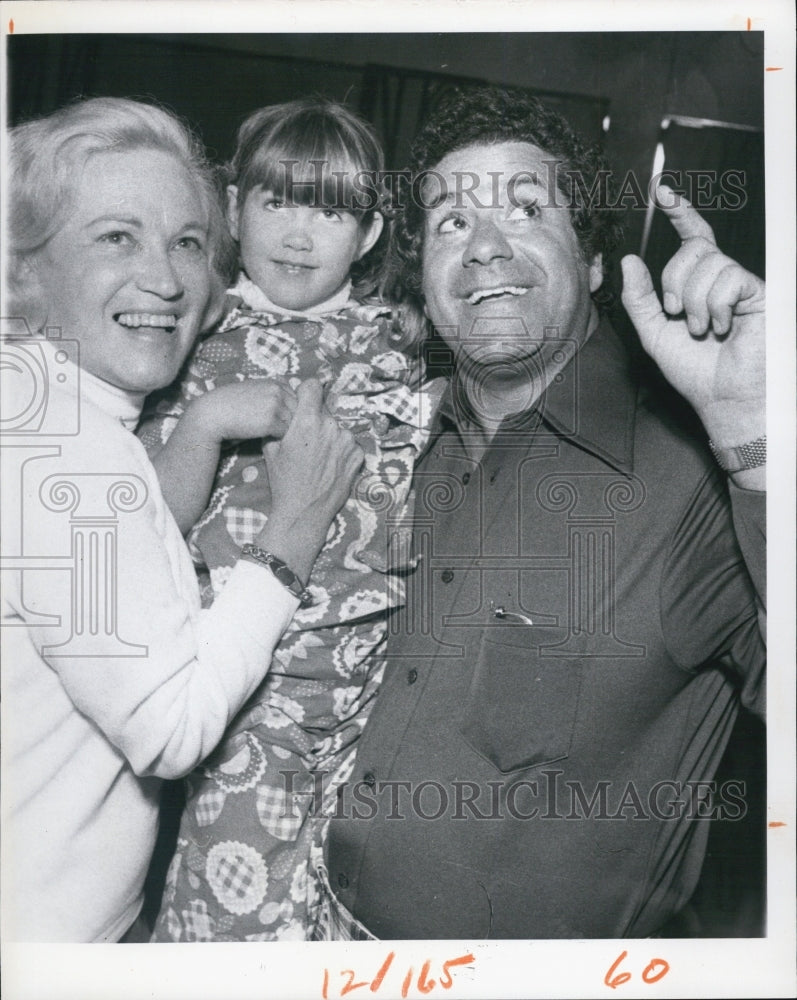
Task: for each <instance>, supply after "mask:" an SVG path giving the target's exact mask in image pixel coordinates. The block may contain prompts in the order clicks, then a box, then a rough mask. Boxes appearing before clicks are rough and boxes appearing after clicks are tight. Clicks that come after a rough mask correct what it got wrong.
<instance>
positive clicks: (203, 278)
mask: <svg viewBox="0 0 797 1000" xmlns="http://www.w3.org/2000/svg"><path fill="white" fill-rule="evenodd" d="M208 239H209V236H208V212H207V209H206V207H205V204H204V202H203V200H202V197H201V194H200V192H199V190H198V188H197V186H196V184H195V182H194V181H193V179H192V178H191V176H190V174H189V173H188V171H187V170H186V168H185V167H184V166H183V165H182V164H181V163H180V162H179V161H178V160H177V159H176V158H175V157H174V156H172V155H170V154H169V153H165V152H162V151H160V150H155V149H147V148H141V149H136V150H129V151H124V152H122V151H120V152H103V153H95V154H94V155H92V156H90V157H89V159H88V160H87V161H86V164H85V166H84V168H83V170H82V172H81V175H80V177H79V179H77V181H76V187H75V189H74V197H73V201H72V206H71V211H70V213H69V215H68V217H67V219H66V221H65V223H64V224H63V226H62V227H61V228H60V229H59V230H58V232H57V233H56V234H55V235H54V236H53V237H52V238H51V239H50V240H48V242H47V244H46V245H45V246H44V248H43V249H42V250H41V251H39V252H38V253H37V254H36V256H35V257H34V258H33V259H32V261H31V262H30V274H31V276H32V281H33V291H32V295H33V296H34V298H35V302H34V309H35V310H36V311H37V314H38V316H39V317H41V316H43V317H44V319H43V322H42V321H41V320H40V322H39V323H38V324H37V326H40V327H41V326H47V327H50V328H53V327H55V328H57V329H59V330H60V332H61V336H62V337H64V338H69V339H74V340H77V341H78V342H79V362H80V366H81V368H83V369H85V370H86V371H88V372H90V373H91V374H92V375H96V376H97V377H98V378H101V379H103V380H104V381H105V382H108V383H110V384H111V385H114V386H118V387H119V388H122V389H126V390H129V391H132V392H151V391H153V390H154V389H158V388H161V387H162V386H165V385H168V384H169V383H170V382H172V381H173V380H174V378H175V377H176V376H177V373H178V372H179V370H180V368H181V366H182V363H183V361H184V360H185V358H186V356H187V354H188V352H189V350H190V349H191V346H192V345H193V343H194V340H195V339H196V336H197V334H198V332H199V330H200V327H201V324H202V320H203V318H204V316H205V313H206V310H207V309H208V306H209V302H210V294H211V264H210V256H211V255H210V248H209V246H208Z"/></svg>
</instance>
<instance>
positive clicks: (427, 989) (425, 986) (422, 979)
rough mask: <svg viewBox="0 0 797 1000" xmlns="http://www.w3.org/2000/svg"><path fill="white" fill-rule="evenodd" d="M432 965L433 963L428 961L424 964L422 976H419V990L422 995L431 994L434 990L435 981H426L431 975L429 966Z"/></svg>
mask: <svg viewBox="0 0 797 1000" xmlns="http://www.w3.org/2000/svg"><path fill="white" fill-rule="evenodd" d="M431 964H432V963H431V962H430V961H429V960H428V959H427V960H426V961H425V962H424V963H423V967H422V968H421V974H420V976H418V989H419V990H420V992H421V993H431V992H432V990H433V989H434V979H430V980H429V981H428V982H427V980H426V977H427V976H428V975H429V966H430V965H431Z"/></svg>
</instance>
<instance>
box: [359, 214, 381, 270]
mask: <svg viewBox="0 0 797 1000" xmlns="http://www.w3.org/2000/svg"><path fill="white" fill-rule="evenodd" d="M384 224H385V220H384V218H383V217H382V213H381V212H374V214H373V216H372V218H371V221H370V222H369V223H368V224H367V225H365V226H361V227H360V246H359V249H358V251H357V260H360V258H361V257H364V256H365V255H366V254H367V253H368V251H369V250H370V249H371V247H372V246H373V245H374V244H375V243H376V241H377V240H378V239H379V237H380V236H381V235H382V228H383V226H384Z"/></svg>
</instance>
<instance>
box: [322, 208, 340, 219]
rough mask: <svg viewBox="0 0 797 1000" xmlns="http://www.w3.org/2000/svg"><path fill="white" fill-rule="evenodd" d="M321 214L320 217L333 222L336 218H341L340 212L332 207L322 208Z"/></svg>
mask: <svg viewBox="0 0 797 1000" xmlns="http://www.w3.org/2000/svg"><path fill="white" fill-rule="evenodd" d="M321 215H322V217H323V218H324V219H328V220H330V221H331V222H335V221H336V220H337V219H340V218H342V216H341V214H340V212H338V211H337V210H336V209H334V208H325V209H322V211H321Z"/></svg>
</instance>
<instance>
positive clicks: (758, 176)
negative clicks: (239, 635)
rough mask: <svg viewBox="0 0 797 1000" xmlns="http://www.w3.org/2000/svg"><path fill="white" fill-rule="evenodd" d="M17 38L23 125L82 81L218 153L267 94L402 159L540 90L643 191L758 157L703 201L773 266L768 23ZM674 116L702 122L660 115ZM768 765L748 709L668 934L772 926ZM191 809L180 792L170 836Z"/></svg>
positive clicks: (759, 268) (633, 239) (736, 241)
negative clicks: (426, 124) (175, 125)
mask: <svg viewBox="0 0 797 1000" xmlns="http://www.w3.org/2000/svg"><path fill="white" fill-rule="evenodd" d="M186 12H187V14H188V13H189V12H190V5H186ZM7 54H8V120H9V123H10V124H11V125H14V124H17V123H18V122H20V121H22V120H24V119H26V118H29V117H35V116H38V115H41V114H46V113H47V112H49V111H52V110H53V109H55V108H56V107H58V106H60V105H61V104H63V103H65V102H66V101H68V100H70V99H72V98H75V97H78V96H97V95H111V96H124V97H140V98H153V99H155V100H157V101H158V102H159V103H161V104H164V105H166V106H167V107H170V108H171V109H172V110H174V111H176V112H177V113H178V114H180V115H181V116H182V117H183V118H185V119H187V120H188V121H189V122H190V123H191V124H192V125H193V126H194V127H195V128H196V129H197V130H198V131H199V133H200V134H201V135H202V137H203V139H204V141H205V143H206V145H207V147H208V150H209V152H210V154H211V156H212V157H213V158H214V159H216V160H224V159H227V158H228V157H229V156H230V155H231V154H232V151H233V145H234V139H235V134H236V131H237V129H238V126H239V125H240V123H241V122H242V120H243V119H244V118H245V117H246V115H247V114H248V113H249V112H251V111H253V110H254V109H255V108H258V107H261V106H263V105H266V104H272V103H276V102H281V101H286V100H291V99H293V98H295V97H299V96H304V95H307V94H312V93H318V94H324V95H327V96H329V97H333V98H336V99H338V100H342V101H345V102H346V103H348V104H349V105H350V106H351V107H352V108H353V109H355V110H358V111H360V112H361V113H362V114H364V115H365V117H367V118H368V119H369V120H371V121H372V122H373V124H374V125H375V126H376V128H377V131H378V132H379V134H380V137H381V139H382V141H383V143H384V145H385V150H386V157H387V166H388V167H389V168H393V169H399V168H401V167H402V166H403V165H404V163H405V160H406V156H407V152H408V148H409V142H410V140H411V138H412V136H413V134H414V133H415V131H416V130H417V128H418V126H419V124H420V123H421V122H422V121H423V119H424V116H425V115H426V114H427V113H428V111H429V110H430V109H431V108H432V107H433V106H434V104H435V102H436V101H437V100H438V99H439V97H440V95H441V93H443V92H444V91H445V90H446V89H447V88H448V87H450V86H451V85H452V84H454V83H459V84H464V85H468V84H472V83H474V82H480V81H481V82H484V81H487V82H491V83H498V84H502V85H506V86H511V87H519V88H523V89H527V90H530V91H531V92H533V93H536V94H537V95H538V96H540V97H541V98H543V99H544V100H545V101H546V102H547V103H549V104H551V105H552V106H553V107H555V108H556V109H557V110H559V111H561V112H562V113H563V114H564V115H565V116H566V117H567V118H568V119H569V120H570V121H571V123H572V124H573V125H574V126H575V127H577V128H578V129H579V130H580V131H582V132H583V133H585V134H586V135H587V136H588V137H589V138H590V139H591V140H593V141H595V142H598V143H600V144H601V145H602V146H603V149H604V151H605V153H606V154H607V156H608V158H609V161H610V163H611V165H612V167H613V168H614V169H615V171H618V172H619V175H620V176H623V175H624V174H625V172H626V171H628V170H632V171H634V173H635V175H636V177H637V179H638V180H639V183H640V185H641V186H642V189H643V190H645V189H646V186H647V182H648V180H649V178H650V177H651V174H652V172H653V161H654V155H655V153H656V148H657V145H658V144H660V143H661V144H662V146H663V150H664V153H665V157H666V160H665V167H666V168H668V169H681V170H714V171H717V173H718V174H720V173H722V172H723V171H726V170H743V171H744V172H745V176H746V182H745V185H744V189H745V193H746V196H747V202H746V204H745V206H744V207H743V208H742V209H741V210H739V211H734V212H728V211H726V212H723V213H712V212H706V213H704V214H705V215H706V217H707V218H708V219H709V221H710V222H711V223H712V225H714V227H715V231H716V232H717V236H718V242H719V243H720V245H721V246H722V248H723V250H724V251H725V252H727V253H728V254H729V255H730V256H732V257H734V258H736V259H737V260H739V261H740V262H741V263H742V264H744V265H745V266H746V267H748V268H749V269H750V270H752V271H754V272H756V273H757V274H759V275H761V276H762V277H764V272H765V258H764V175H763V166H764V159H763V124H764V72H763V69H764V67H763V34H762V33H760V32H710V33H707V32H688V33H687V32H680V33H679V32H671V33H657V34H654V33H652V32H651V33H631V32H613V33H579V32H572V33H560V32H557V33H549V34H542V33H538V34H537V33H535V34H530V33H520V32H518V33H512V34H503V33H483V34H482V33H480V34H471V33H461V34H437V33H435V34H432V33H429V34H387V35H381V34H352V33H348V34H214V35H203V34H184V35H183V34H181V35H154V34H146V35H143V34H142V35H133V34H129V35H109V34H93V35H92V34H85V35H13V36H10V37H9V38H8V49H7ZM677 116H683V117H688V118H691V119H703V120H704V121H703V122H702V124H700V125H699V127H695V126H694V123H691V124H690V123H684V122H683V121H678V120H673V121H672V123H671V124H670V126H669V127H663V122H664V120H665V119H674V118H676V119H677ZM706 120H707V121H706ZM644 231H645V211H644V210H643V209H641V208H640V209H635V210H629V211H628V212H627V215H626V239H625V245H624V247H623V248H621V252H639V251H640V248H641V247H642V244H643V233H644ZM676 247H677V242H676V240H675V238H674V236H673V234H672V233H671V232H670V230H669V226H668V224H667V223H666V221H665V220H664V219H663V217H662V216H661V213H657V214H656V215H655V216H654V217H653V219H652V222H651V228H650V232H649V238H648V240H647V246H646V253H645V257H646V261H647V262H648V264H649V266H650V267H651V271H652V272H653V274H654V276H657V275H658V274H659V273H660V271H661V267H662V266H663V264H664V263H665V262H666V261H667V260H668V259H669V257H670V256H671V255H672V253H674V251H675V249H676ZM764 774H765V750H764V739H763V728H762V726H761V725H760V724H759V723H758V722H757V721H756V720H754V719H752V718H751V717H750V716H748V715H746V714H743V715H742V716H741V717H740V721H739V723H738V725H737V727H736V730H735V733H734V738H733V739H732V741H731V745H730V747H729V750H728V753H727V754H726V756H725V759H724V761H723V764H722V767H721V772H720V774H719V775H718V776H717V777H718V780H723V778H733V779H736V780H744V781H745V782H746V784H747V805H748V815H747V817H746V819H745V820H743V821H740V822H725V823H715V824H714V827H713V830H712V834H711V838H710V842H709V854H708V857H707V861H706V864H705V866H704V872H703V876H702V879H701V883H700V885H699V887H698V889H697V892H696V893H695V896H694V898H693V900H692V903H691V904H690V906H689V907H688V908H687V910H686V911H685V913H684V914H683V916H682V917H681V919H679V920H678V921H676V922H674V923H673V924H672V926H671V927H669V928H668V929H667V930H666V931H665V934H669V935H671V936H705V937H722V936H757V935H760V934H762V933H764V881H765V879H764V834H765V811H764V802H765V792H766V788H765V780H764ZM168 801H172V800H169V799H167V802H168ZM176 812H177V807H176V805H175V804H174V803H173V806H172V810H171V814H170V815H167V823H165V825H164V832H165V835H166V836H167V837H168V836H169V835H171V836H173V828H172V827H173V822H172V824H171V825H170V823H169V822H168V820H173V818H174V815H176ZM165 853H166V854H168V849H167V850H166V851H165ZM160 877H162V873H158V875H157V877H156V878H155V879H154V880H153V882H154V884H155V885H157V883H158V881H159V879H160ZM596 877H600V873H597V872H596ZM155 904H156V900H155V901H153V903H152V905H153V906H154V905H155Z"/></svg>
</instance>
